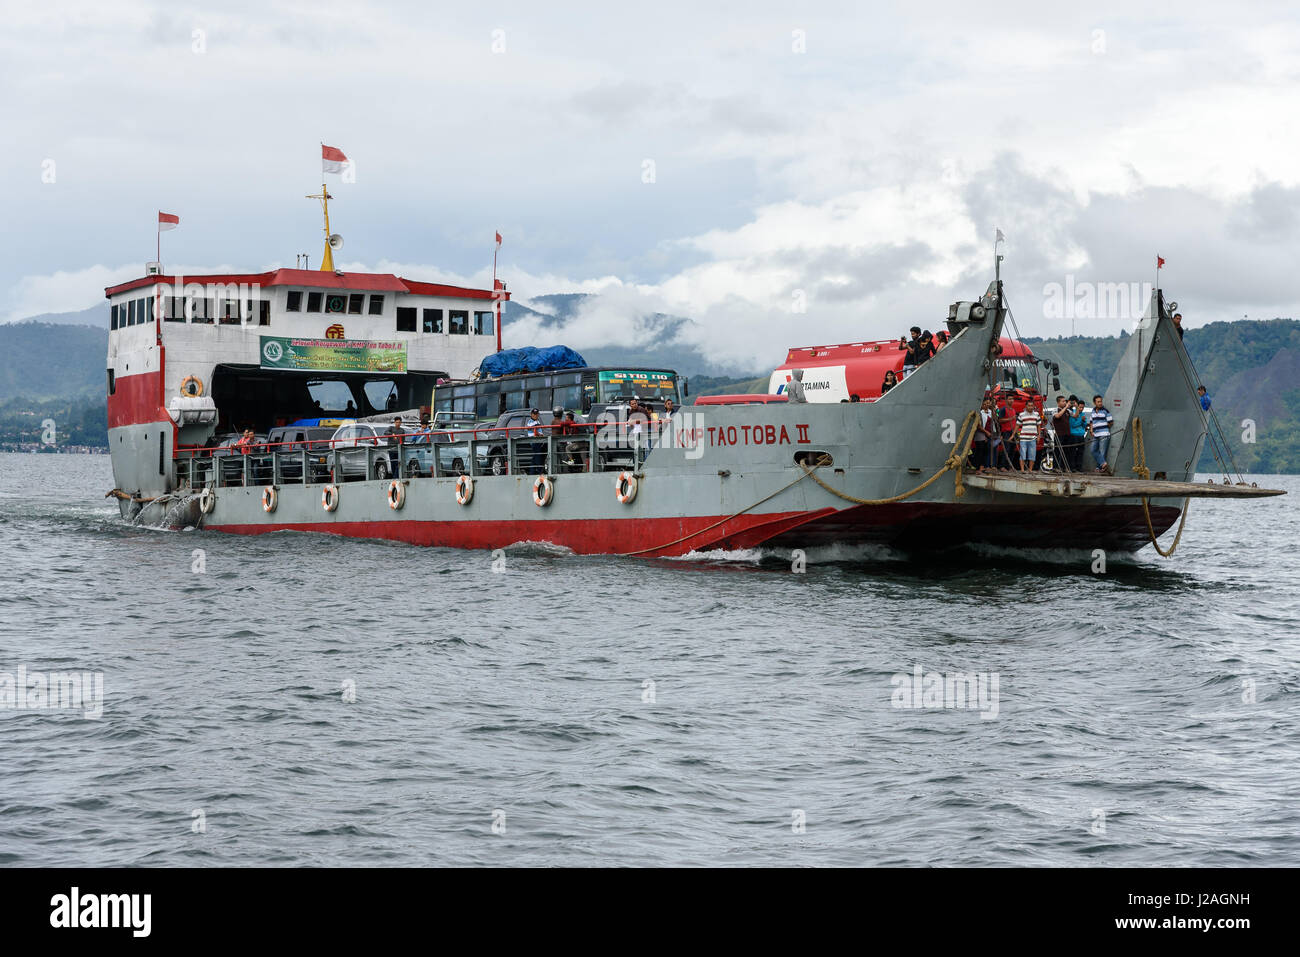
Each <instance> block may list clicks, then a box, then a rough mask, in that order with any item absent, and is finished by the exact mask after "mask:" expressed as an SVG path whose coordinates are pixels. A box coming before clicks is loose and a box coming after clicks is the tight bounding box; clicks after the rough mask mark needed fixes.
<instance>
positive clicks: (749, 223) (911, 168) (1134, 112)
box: [0, 0, 1300, 369]
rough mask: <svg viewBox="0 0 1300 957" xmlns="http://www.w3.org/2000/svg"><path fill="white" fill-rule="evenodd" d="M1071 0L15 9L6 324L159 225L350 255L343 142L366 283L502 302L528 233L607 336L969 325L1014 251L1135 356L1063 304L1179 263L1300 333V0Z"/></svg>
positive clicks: (530, 252)
mask: <svg viewBox="0 0 1300 957" xmlns="http://www.w3.org/2000/svg"><path fill="white" fill-rule="evenodd" d="M872 6H873V7H874V6H875V5H872ZM901 6H902V5H900V7H901ZM1058 6H1062V5H1055V4H1042V3H1040V2H1034V3H1003V4H998V5H985V4H971V3H957V4H951V5H946V4H912V5H907V6H906V7H902V9H900V10H898V11H895V12H888V11H886V12H881V11H879V10H876V9H870V8H869V7H868V5H866V4H861V3H820V4H818V3H806V2H805V3H798V4H767V3H762V2H745V3H718V4H700V3H674V2H661V0H656V2H655V3H652V4H634V5H627V4H609V3H592V4H577V3H563V2H561V3H557V4H535V3H532V4H524V3H520V4H512V3H487V4H485V3H473V4H463V5H461V4H456V5H447V4H429V3H412V4H401V3H368V2H365V0H348V2H346V3H331V2H310V3H308V2H305V0H301V2H292V3H283V2H266V0H258V2H250V3H242V2H238V0H233V2H232V0H225V2H223V3H221V4H220V5H216V4H213V5H207V6H200V5H190V4H187V3H186V2H184V0H180V2H174V0H173V2H167V3H162V2H145V0H139V2H133V0H113V2H111V3H102V2H86V3H60V2H47V3H41V4H30V3H19V2H15V0H4V4H3V14H4V21H5V28H4V30H3V31H0V84H3V86H2V92H3V95H2V96H0V121H3V125H4V129H5V131H6V133H7V135H6V137H5V142H6V148H5V149H4V150H3V151H2V152H0V178H2V180H0V181H2V183H3V186H0V188H2V189H3V195H4V199H5V202H4V203H3V206H0V208H2V209H3V211H4V214H5V215H4V218H5V223H4V230H3V234H4V239H3V243H4V245H3V258H2V263H3V265H2V266H0V269H2V270H3V272H2V273H0V287H3V289H4V290H5V296H4V303H3V306H0V318H4V319H15V318H20V317H23V316H28V315H33V314H38V313H43V312H57V311H70V310H76V309H83V308H85V307H87V306H89V305H92V304H94V303H96V302H97V301H99V300H100V299H101V297H102V289H103V286H104V285H105V284H107V283H111V282H116V281H120V280H122V279H126V278H129V277H132V276H136V275H139V274H140V273H141V272H142V267H143V263H144V262H145V261H147V260H150V259H152V258H153V254H154V222H155V212H156V210H158V209H162V210H165V211H168V212H173V213H176V214H178V215H179V216H180V217H181V227H180V229H179V230H177V231H175V232H171V233H167V234H165V235H164V236H163V258H164V260H165V261H166V263H167V264H168V266H169V268H172V269H182V270H190V271H196V272H197V271H208V270H215V269H219V268H222V267H228V268H232V269H239V270H261V269H265V268H268V267H271V266H274V265H290V266H292V265H293V264H294V256H295V254H296V253H299V252H307V253H309V254H310V255H311V257H312V261H313V263H318V262H319V256H320V246H321V242H320V240H321V235H320V222H319V206H318V205H317V204H315V203H313V202H311V201H309V200H307V199H305V198H304V196H305V194H307V193H310V192H313V191H315V190H316V189H318V188H319V185H320V176H319V172H320V170H319V159H318V158H319V143H320V142H322V141H324V142H326V143H329V144H330V145H334V146H337V147H339V148H341V149H343V150H344V151H345V152H346V153H347V154H348V156H349V157H350V158H351V159H352V160H353V161H354V162H355V164H356V167H355V173H356V176H355V180H356V181H355V182H354V183H342V182H340V181H339V178H338V177H331V180H330V187H331V192H332V193H333V194H334V195H335V197H336V202H335V203H334V204H333V206H332V209H331V212H332V214H333V215H332V217H331V218H332V225H333V227H334V228H335V230H336V231H338V232H340V233H342V234H343V235H344V237H345V240H346V246H345V248H344V250H343V252H342V255H341V256H340V257H339V264H340V265H342V266H343V267H344V268H347V269H351V270H363V269H364V270H375V271H385V272H387V271H392V272H399V273H401V274H403V275H406V276H408V277H412V278H425V279H443V280H448V281H454V282H463V283H470V284H487V283H489V282H490V280H489V277H490V264H491V256H492V234H493V231H494V230H497V229H499V230H500V231H501V232H502V233H503V234H504V236H505V245H504V246H503V247H502V250H501V261H500V273H501V275H502V276H503V277H504V278H505V279H506V280H507V281H508V282H509V284H510V288H511V290H512V291H513V292H514V294H515V295H516V297H522V298H523V299H525V300H526V299H527V298H528V297H530V296H535V295H542V294H546V293H555V292H574V291H589V292H599V293H601V295H600V296H599V297H598V298H597V299H594V300H592V304H591V305H590V307H589V308H588V309H587V311H586V312H585V313H584V314H583V315H582V316H580V317H579V319H578V321H577V323H576V324H575V325H574V326H573V327H572V328H571V329H570V330H568V331H567V337H568V338H569V344H570V345H573V346H575V347H579V348H581V347H582V346H594V345H600V344H604V343H605V342H608V341H612V340H613V339H615V338H619V339H622V338H624V337H629V336H631V337H635V336H636V334H637V329H638V320H639V317H641V316H643V315H646V314H648V313H653V312H656V311H658V312H667V313H672V314H675V315H683V316H688V317H690V318H692V319H694V320H695V324H694V325H693V326H692V327H691V328H690V331H689V332H688V333H686V334H687V335H689V336H691V337H693V338H694V339H695V340H696V341H697V343H698V344H699V345H701V346H702V347H703V348H705V349H706V350H707V351H708V352H709V353H710V354H712V355H715V356H717V357H719V358H720V359H724V360H727V361H729V362H731V363H733V364H735V366H736V367H737V368H738V369H739V368H750V369H764V368H770V367H771V366H772V365H774V364H775V363H776V362H777V361H779V360H780V359H781V358H782V357H783V356H784V353H785V349H786V348H787V347H788V346H791V345H804V344H810V343H825V342H839V341H852V340H855V339H860V338H864V337H879V336H892V335H896V334H898V332H899V331H901V330H902V329H904V328H905V327H907V326H910V325H913V324H919V325H922V326H927V327H932V328H937V327H938V325H939V324H940V323H941V321H942V318H943V317H944V316H945V315H946V313H947V304H948V303H949V302H950V301H952V300H954V299H957V298H973V297H974V296H976V295H978V294H979V293H981V292H982V291H983V289H984V287H985V285H986V284H987V283H988V281H989V279H990V278H991V273H992V240H993V235H994V230H995V229H996V228H999V227H1000V228H1001V229H1002V230H1003V232H1004V233H1005V234H1006V237H1007V243H1006V246H1005V249H1004V252H1005V255H1006V262H1005V264H1004V270H1005V274H1004V277H1005V278H1006V280H1007V289H1008V293H1009V295H1010V298H1011V300H1012V303H1013V306H1014V308H1015V313H1016V318H1017V320H1018V322H1019V325H1020V328H1021V330H1022V331H1023V332H1025V333H1026V334H1031V335H1048V336H1051V335H1057V334H1069V333H1070V331H1071V326H1072V325H1073V327H1074V329H1075V330H1077V331H1078V332H1081V333H1086V334H1099V335H1100V334H1114V333H1115V332H1117V331H1118V330H1119V329H1120V328H1122V327H1123V326H1125V325H1126V324H1127V317H1124V316H1117V315H1096V314H1095V313H1096V312H1102V313H1105V312H1106V311H1107V310H1105V309H1099V310H1094V311H1093V313H1092V314H1090V313H1088V310H1087V305H1086V302H1084V301H1082V300H1080V302H1079V304H1078V306H1077V307H1076V309H1075V310H1074V311H1075V312H1076V313H1082V314H1081V315H1080V314H1076V316H1075V317H1074V318H1073V319H1071V318H1069V317H1068V316H1063V315H1061V314H1060V309H1059V308H1058V307H1059V303H1060V299H1059V298H1058V299H1057V300H1056V304H1057V307H1054V306H1053V300H1052V295H1051V293H1050V289H1051V288H1052V284H1060V286H1061V287H1062V288H1064V287H1065V285H1066V283H1067V282H1069V283H1071V284H1072V287H1073V288H1074V289H1075V290H1076V295H1081V294H1082V293H1080V292H1078V290H1083V289H1086V288H1087V285H1088V284H1097V283H1126V284H1128V283H1138V284H1145V283H1150V282H1151V281H1152V279H1153V278H1154V265H1155V263H1154V259H1155V256H1156V254H1157V253H1159V254H1160V255H1162V256H1164V257H1165V259H1166V260H1167V265H1166V267H1165V269H1164V270H1163V271H1162V282H1163V285H1164V286H1165V288H1166V289H1167V290H1168V291H1169V292H1170V294H1171V295H1172V296H1173V297H1174V298H1176V299H1178V300H1179V301H1180V303H1181V304H1182V307H1183V311H1184V313H1185V315H1186V316H1187V323H1188V325H1190V326H1196V325H1199V324H1202V323H1204V322H1209V321H1215V320H1221V319H1239V318H1241V317H1242V316H1246V315H1248V316H1250V317H1251V318H1271V317H1273V316H1278V315H1282V316H1291V315H1296V314H1297V313H1300V310H1297V309H1296V308H1295V304H1296V301H1297V298H1298V296H1300V269H1298V268H1297V265H1296V264H1297V261H1298V259H1300V257H1298V254H1300V184H1298V182H1297V180H1298V179H1300V123H1298V122H1297V118H1298V117H1300V10H1298V9H1297V8H1296V7H1295V6H1294V4H1286V3H1276V4H1271V3H1252V4H1245V5H1236V6H1231V7H1229V6H1226V5H1223V4H1221V3H1213V4H1210V3H1207V4H1201V3H1196V2H1183V3H1179V4H1150V5H1145V4H1140V3H1136V2H1132V0H1129V2H1124V3H1113V4H1111V3H1091V4H1086V5H1069V6H1071V7H1075V8H1077V9H1076V10H1069V9H1059V10H1058V9H1055V8H1056V7H1058ZM1140 288H1141V287H1139V289H1140ZM1045 290H1049V291H1046V292H1045ZM801 305H802V307H803V309H804V311H801ZM527 333H528V330H526V329H521V330H519V331H518V334H519V335H526V334H527ZM515 344H521V345H522V344H527V343H525V342H518V343H515Z"/></svg>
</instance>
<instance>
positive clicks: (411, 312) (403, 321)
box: [397, 306, 415, 332]
mask: <svg viewBox="0 0 1300 957" xmlns="http://www.w3.org/2000/svg"><path fill="white" fill-rule="evenodd" d="M397 331H398V332H414V331H415V309H414V308H413V307H411V306H398V307H397Z"/></svg>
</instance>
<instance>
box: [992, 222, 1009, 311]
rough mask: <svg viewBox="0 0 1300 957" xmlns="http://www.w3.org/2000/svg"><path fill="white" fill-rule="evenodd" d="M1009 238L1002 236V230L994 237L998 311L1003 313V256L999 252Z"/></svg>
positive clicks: (994, 278) (994, 270)
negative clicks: (999, 247) (999, 248)
mask: <svg viewBox="0 0 1300 957" xmlns="http://www.w3.org/2000/svg"><path fill="white" fill-rule="evenodd" d="M1006 241H1007V237H1005V236H1003V235H1002V230H1000V229H998V230H996V235H995V236H994V237H993V280H994V281H995V282H996V283H997V286H998V311H999V312H1001V311H1002V254H1001V253H999V252H998V244H999V243H1005V242H1006Z"/></svg>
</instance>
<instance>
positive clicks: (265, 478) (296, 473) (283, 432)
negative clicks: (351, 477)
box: [254, 425, 334, 482]
mask: <svg viewBox="0 0 1300 957" xmlns="http://www.w3.org/2000/svg"><path fill="white" fill-rule="evenodd" d="M333 434H334V429H333V428H332V427H326V426H317V425H282V426H279V427H277V428H274V429H272V430H271V431H270V432H268V433H267V434H266V442H267V444H268V445H270V446H271V448H270V449H269V450H268V451H271V452H280V453H282V454H281V456H280V477H281V478H282V479H286V480H292V481H295V482H297V481H301V480H302V455H301V454H289V455H286V454H283V453H301V452H303V451H310V450H311V449H313V448H322V449H327V450H328V449H329V439H330V437H331V436H332V435H333ZM309 462H311V459H309ZM254 474H255V475H256V476H257V478H258V481H261V482H269V481H270V480H271V460H270V458H265V459H260V460H259V461H258V462H257V465H256V466H255V467H254ZM326 475H328V469H321V468H313V469H312V477H313V479H315V478H318V477H324V476H326Z"/></svg>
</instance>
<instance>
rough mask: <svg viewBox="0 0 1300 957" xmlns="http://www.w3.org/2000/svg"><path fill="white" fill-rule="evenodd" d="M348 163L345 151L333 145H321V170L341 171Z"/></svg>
mask: <svg viewBox="0 0 1300 957" xmlns="http://www.w3.org/2000/svg"><path fill="white" fill-rule="evenodd" d="M347 165H348V158H347V157H346V156H344V155H343V151H342V150H340V149H335V148H334V147H333V146H326V145H325V144H324V143H322V144H321V147H320V166H321V171H322V172H325V173H341V172H343V167H344V166H347Z"/></svg>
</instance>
